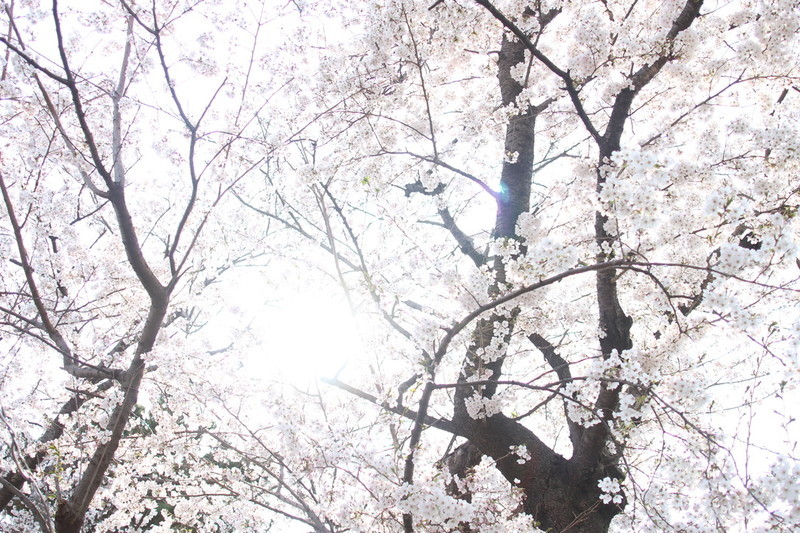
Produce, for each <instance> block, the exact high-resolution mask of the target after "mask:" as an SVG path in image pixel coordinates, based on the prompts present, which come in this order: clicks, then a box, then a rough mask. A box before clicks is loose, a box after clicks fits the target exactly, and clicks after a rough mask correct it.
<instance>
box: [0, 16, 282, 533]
mask: <svg viewBox="0 0 800 533" xmlns="http://www.w3.org/2000/svg"><path fill="white" fill-rule="evenodd" d="M219 7H220V6H219V5H213V3H211V2H209V3H207V4H206V5H203V3H198V2H181V1H177V2H153V3H152V4H146V3H140V2H126V1H121V2H112V3H107V2H102V3H89V4H86V5H82V6H75V5H69V6H64V5H60V4H59V3H58V2H57V1H53V2H52V4H51V5H49V6H45V7H40V6H39V5H38V4H37V3H35V2H14V1H12V2H8V3H5V2H4V3H3V12H4V17H5V27H6V30H5V31H4V35H3V37H0V42H2V44H3V47H4V51H5V61H4V63H3V70H2V91H3V97H2V99H3V104H2V105H3V111H2V116H3V121H2V122H3V132H2V138H3V148H2V168H1V169H0V190H2V198H3V206H4V207H3V213H4V219H3V230H2V232H3V237H2V242H3V244H2V246H3V250H4V255H3V257H4V265H3V269H2V279H3V286H2V304H0V305H1V306H2V316H3V318H2V328H3V331H4V334H3V337H4V338H3V343H4V348H5V349H6V350H7V355H4V359H3V368H4V371H3V378H2V379H3V385H2V388H3V399H2V404H1V405H0V408H2V421H3V440H2V443H3V444H2V446H3V448H2V449H3V459H2V467H1V469H2V476H3V477H2V478H0V484H1V485H2V486H0V510H3V511H4V517H3V519H2V521H0V524H3V525H2V528H3V529H4V530H6V528H12V529H13V528H21V530H32V528H37V529H39V530H41V531H57V532H78V531H82V530H92V531H100V530H103V531H118V530H121V529H123V528H125V527H131V528H142V527H145V526H148V527H161V528H163V529H164V530H172V529H177V528H179V527H190V526H191V527H197V526H196V524H198V523H199V524H203V527H204V528H212V527H214V528H217V530H220V531H221V530H235V529H238V530H241V528H242V527H243V526H242V524H246V523H247V516H248V515H247V513H243V512H242V511H241V509H242V508H243V507H245V506H246V503H245V504H241V505H238V507H239V510H236V511H235V510H234V509H232V508H229V509H228V514H229V515H225V513H222V512H220V510H219V509H218V508H216V507H215V505H214V504H213V503H211V502H212V501H216V500H218V499H220V498H221V497H226V498H225V499H224V500H222V501H224V502H230V501H232V500H233V498H232V497H231V492H230V491H231V490H233V489H229V490H227V491H226V490H219V487H218V485H219V483H216V484H215V483H214V479H213V476H211V475H209V476H208V477H206V478H203V477H200V478H199V479H198V478H195V477H193V476H192V475H191V474H192V469H193V468H194V466H195V463H196V462H197V461H200V462H201V463H202V462H206V463H209V464H211V465H216V466H217V467H218V466H219V465H220V464H222V461H223V459H219V458H216V457H213V456H210V455H208V454H202V453H200V454H198V455H199V456H198V455H195V456H192V455H189V456H188V457H187V454H188V453H189V450H190V449H191V448H192V447H194V453H197V449H203V448H208V447H209V442H213V441H211V440H210V438H208V437H206V438H207V439H208V442H205V441H203V438H202V435H201V434H200V433H199V432H198V430H197V428H198V424H200V422H198V420H199V418H198V417H196V416H194V417H192V415H196V414H197V413H204V414H205V417H206V418H204V419H203V420H206V419H211V420H213V416H212V413H211V412H208V411H210V410H209V409H207V406H206V405H205V404H204V403H201V402H199V401H196V400H192V399H191V398H192V395H194V397H195V398H197V395H198V392H197V391H198V390H199V389H202V388H203V386H204V385H206V384H208V383H210V382H211V380H206V381H205V382H203V381H202V380H199V379H198V377H197V376H203V375H206V376H208V375H211V374H210V371H209V368H214V369H217V370H222V369H224V368H225V365H226V364H229V363H226V361H228V355H227V350H226V346H219V345H214V344H212V342H213V341H209V337H208V336H205V337H204V336H202V335H197V336H193V335H192V334H193V333H196V331H197V330H199V329H201V328H202V327H203V325H204V323H205V322H206V321H207V318H206V314H207V313H209V312H214V309H215V307H214V306H215V305H218V304H219V302H218V301H215V300H214V296H213V294H212V295H205V296H204V294H206V293H208V292H213V291H204V288H206V287H209V286H210V285H212V284H213V283H215V282H216V281H217V280H218V279H219V277H220V276H222V275H223V274H224V273H225V272H226V271H227V270H229V269H230V268H232V267H233V266H236V265H238V266H241V265H248V264H258V263H259V259H258V258H259V256H260V255H261V253H260V252H258V251H257V248H258V246H259V244H258V240H257V239H255V238H254V239H253V240H251V241H250V242H249V244H248V245H247V246H242V247H237V248H235V249H234V248H231V249H227V248H225V246H224V243H222V242H217V241H216V240H215V239H214V238H207V237H206V235H209V236H216V237H217V238H219V235H220V234H221V231H222V230H221V227H222V226H224V224H225V223H224V221H221V220H219V219H215V218H213V214H214V211H215V210H224V207H223V204H224V201H225V198H226V195H227V194H228V192H229V191H230V189H231V187H232V186H233V185H235V184H236V183H237V181H239V180H242V179H244V178H245V177H246V176H248V175H249V174H250V173H251V172H252V171H253V169H254V168H256V167H257V166H258V165H259V164H260V163H261V162H262V161H264V160H265V159H266V158H267V156H268V154H269V152H270V150H271V148H270V146H269V145H267V144H265V143H264V142H261V141H259V140H258V139H256V138H254V134H258V135H259V136H260V134H261V132H262V127H261V124H260V121H261V120H264V119H265V117H267V114H266V112H265V109H267V108H268V107H269V106H270V103H271V101H272V98H273V97H274V96H275V95H276V94H278V93H279V92H280V91H281V90H282V89H283V88H286V86H287V83H288V81H287V80H289V79H290V77H291V76H290V73H288V71H287V70H284V71H268V70H266V69H264V70H258V71H256V70H255V68H254V67H255V65H256V63H258V62H260V61H262V59H263V54H268V53H270V52H271V51H273V50H272V49H274V48H275V47H276V46H277V44H276V43H275V42H272V43H270V44H269V45H264V43H263V41H264V39H265V37H264V34H263V33H261V32H262V30H263V29H264V27H266V26H268V25H269V24H270V23H272V21H273V20H274V18H275V17H276V13H274V12H269V11H268V6H267V5H266V4H261V5H259V4H247V5H241V6H236V7H237V8H241V11H238V10H236V9H229V8H226V9H225V10H224V11H220V10H219ZM231 7H232V6H231ZM222 28H224V29H225V32H229V31H233V30H235V32H234V34H235V37H230V38H228V37H225V33H224V32H223V31H222ZM223 48H224V49H227V50H228V51H229V53H230V55H231V56H235V57H237V58H240V60H237V61H236V62H228V63H225V64H221V63H220V61H219V59H220V58H219V57H218V56H217V54H218V53H219V52H220V51H221V49H223ZM212 50H213V51H214V52H213V53H210V51H212ZM259 66H263V63H262V64H260V65H259ZM278 122H279V120H278V119H277V118H276V119H275V124H277V123H278ZM265 233H266V232H265ZM224 234H225V235H226V236H227V237H228V238H229V239H235V232H234V231H226V232H225V233H224ZM186 339H190V340H186ZM56 356H57V357H58V359H57V360H56V359H54V357H56ZM146 374H147V377H146V378H145V375H146ZM223 375H224V374H223ZM143 380H145V384H144V385H143ZM193 380H194V381H193ZM223 382H224V380H223V379H221V377H220V378H218V379H216V380H214V385H215V386H216V387H217V388H218V389H224V383H223ZM195 385H196V386H195ZM203 390H204V391H205V393H206V394H209V391H210V390H211V388H210V387H209V388H206V389H203ZM142 394H144V398H143V397H142V396H141V395H142ZM176 402H177V403H178V405H179V407H178V408H175V407H174V406H173V404H174V403H176ZM187 402H188V403H187ZM181 435H185V436H181ZM176 441H177V444H176ZM272 462H274V461H272ZM234 471H235V468H233V467H231V469H230V472H234ZM228 485H229V484H228ZM170 487H172V488H173V489H172V490H173V491H174V492H177V493H180V494H182V495H183V501H180V502H177V503H176V500H175V499H171V498H170V490H171V489H170ZM176 487H177V488H176ZM131 491H135V492H133V493H132V492H131ZM134 494H135V499H134V496H133V495H134ZM186 500H191V501H204V502H207V504H208V508H207V509H206V510H200V511H197V510H195V509H194V508H192V507H190V506H188V505H187V504H186ZM237 513H238V515H237ZM231 516H233V517H234V518H231ZM84 525H85V528H84ZM258 527H264V528H266V527H267V526H266V523H265V524H261V525H259V526H258ZM256 529H257V528H255V529H254V530H256Z"/></svg>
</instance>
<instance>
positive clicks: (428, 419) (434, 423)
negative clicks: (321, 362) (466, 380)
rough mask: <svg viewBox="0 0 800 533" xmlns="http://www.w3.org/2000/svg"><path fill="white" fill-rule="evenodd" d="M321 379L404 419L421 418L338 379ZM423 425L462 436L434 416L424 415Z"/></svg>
mask: <svg viewBox="0 0 800 533" xmlns="http://www.w3.org/2000/svg"><path fill="white" fill-rule="evenodd" d="M319 379H320V381H322V382H323V383H325V384H327V385H332V386H334V387H336V388H339V389H342V390H343V391H345V392H348V393H350V394H352V395H353V396H357V397H359V398H361V399H362V400H366V401H368V402H370V403H372V404H375V405H377V406H378V407H380V408H381V409H383V410H384V411H388V412H390V413H393V414H396V415H400V416H402V417H405V418H408V419H409V420H417V418H418V417H419V416H420V415H419V413H418V412H417V411H414V410H412V409H408V408H405V407H403V408H399V407H393V406H391V405H389V404H388V403H386V402H382V401H380V400H378V398H376V397H375V396H373V395H372V394H369V393H367V392H364V391H362V390H359V389H356V388H355V387H351V386H350V385H348V384H346V383H344V382H342V381H339V380H338V379H336V378H319ZM423 424H424V425H425V426H429V427H434V428H436V429H441V430H442V431H446V432H448V433H452V434H454V435H460V433H458V431H457V430H456V428H455V426H454V425H453V423H452V422H451V421H450V420H447V419H446V418H433V417H432V416H428V415H423Z"/></svg>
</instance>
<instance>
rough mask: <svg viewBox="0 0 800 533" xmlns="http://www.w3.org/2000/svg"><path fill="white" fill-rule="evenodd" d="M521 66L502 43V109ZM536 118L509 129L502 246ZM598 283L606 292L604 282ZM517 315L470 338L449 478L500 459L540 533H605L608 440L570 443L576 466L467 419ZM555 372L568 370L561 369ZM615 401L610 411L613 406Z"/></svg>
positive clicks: (522, 207) (525, 432)
mask: <svg viewBox="0 0 800 533" xmlns="http://www.w3.org/2000/svg"><path fill="white" fill-rule="evenodd" d="M524 61H525V47H524V46H523V45H522V44H521V43H519V42H517V41H515V40H510V39H509V38H508V37H504V39H503V43H502V47H501V51H500V55H499V59H498V79H499V82H500V89H501V93H502V100H503V104H504V105H510V104H512V103H514V102H515V100H516V98H517V96H518V95H519V94H520V92H521V91H522V85H521V84H520V82H519V81H518V80H516V79H514V78H513V77H512V76H511V71H512V69H513V68H514V67H516V66H519V65H520V64H522V63H524ZM538 112H540V109H537V108H534V107H532V106H529V107H527V109H523V110H521V112H520V113H519V114H518V115H516V116H515V117H513V118H512V119H511V120H510V121H509V124H508V126H507V127H506V137H505V150H506V161H505V162H504V164H503V172H502V177H501V181H500V194H499V197H498V200H497V218H496V225H495V229H494V237H495V238H498V239H513V240H517V239H518V237H517V235H516V224H517V220H518V219H519V216H520V214H522V213H524V212H526V211H528V210H529V209H530V196H531V183H532V179H533V157H534V137H535V129H534V126H535V120H536V115H537V113H538ZM521 253H525V249H524V245H523V246H521ZM493 269H494V273H495V287H494V292H495V293H497V292H499V291H501V290H502V285H503V284H504V283H505V269H504V265H503V262H502V260H501V259H496V260H495V261H494V264H493ZM598 283H599V284H602V282H600V281H598ZM604 295H605V296H606V297H609V298H610V299H611V300H612V301H613V302H615V301H616V299H615V296H616V291H615V288H614V289H613V290H612V293H611V294H609V293H608V292H604ZM612 307H613V306H612ZM516 315H517V312H516V311H512V312H510V313H508V314H494V315H491V316H490V317H488V318H484V319H481V320H479V321H478V323H477V324H476V327H475V330H474V331H473V335H472V342H471V343H470V347H469V349H468V351H467V356H466V360H465V363H464V367H463V370H462V374H461V376H460V378H459V382H460V383H461V384H462V386H461V387H459V388H457V389H456V392H455V402H454V404H455V405H454V416H453V424H454V425H455V426H456V428H457V430H458V433H459V434H461V435H465V436H467V438H468V443H467V444H465V445H462V447H460V448H462V449H461V452H462V455H465V457H467V458H468V459H469V461H467V462H466V463H465V464H464V465H463V466H464V467H465V468H464V469H462V471H461V472H454V471H453V469H452V468H451V473H452V474H453V475H459V476H463V475H465V474H466V472H465V470H466V468H467V467H469V466H474V464H477V461H479V457H480V454H483V455H488V456H490V457H492V458H493V459H495V461H496V462H497V463H496V464H497V468H498V470H499V471H500V472H501V473H502V475H503V476H504V477H505V478H506V479H507V480H508V481H509V482H510V483H511V484H512V485H514V486H516V487H519V488H521V489H522V490H523V491H524V494H525V501H524V505H523V509H522V510H523V511H524V512H525V513H527V514H529V515H531V516H532V517H533V518H534V520H535V521H536V522H537V524H538V525H539V527H540V528H541V529H543V530H546V531H569V532H570V533H604V532H605V531H607V530H608V527H609V525H610V523H611V519H612V518H613V517H614V516H615V515H616V514H618V513H619V511H620V508H619V507H618V506H613V505H605V504H603V503H602V502H601V500H600V495H601V491H600V489H599V488H598V485H597V483H598V480H600V479H602V478H604V477H606V476H609V477H621V476H620V472H619V470H618V469H617V468H616V466H615V465H614V464H613V463H612V464H603V460H602V459H601V457H602V453H601V452H602V444H604V442H605V438H606V437H607V435H606V433H605V432H600V433H598V434H596V435H592V437H593V438H592V439H587V438H584V439H582V440H578V435H576V439H575V440H574V441H573V442H574V443H575V444H577V443H581V444H582V445H583V444H586V445H587V446H586V449H585V450H581V451H580V452H579V451H578V450H575V452H576V453H575V454H574V457H573V459H569V460H568V459H566V458H564V457H563V456H561V455H559V454H557V453H555V452H554V451H553V450H552V449H550V448H549V447H548V446H547V445H546V444H544V443H543V442H542V441H541V440H539V438H538V437H536V435H535V434H534V433H533V432H532V431H530V430H529V429H528V428H526V427H525V426H524V425H523V424H521V423H520V422H518V421H515V420H512V419H511V418H508V417H506V416H504V415H502V414H497V415H494V416H491V417H488V418H483V419H477V420H476V419H474V418H472V417H471V416H470V414H469V413H468V411H467V408H466V405H467V400H468V399H469V398H470V397H472V396H473V395H474V394H476V393H477V394H480V395H481V396H482V397H484V398H491V397H492V396H493V395H494V394H495V391H496V388H497V387H496V386H495V385H492V384H489V385H482V386H480V387H477V386H476V387H471V386H469V385H467V383H468V382H469V381H474V380H476V379H477V380H483V379H485V376H486V375H487V373H488V375H489V376H490V378H489V379H490V380H497V379H499V378H500V376H501V374H502V367H503V362H504V359H505V354H504V353H503V354H501V355H500V356H499V357H497V354H494V355H493V356H492V357H490V358H488V359H487V358H486V357H485V356H482V355H480V354H484V353H485V351H486V350H487V349H489V348H490V344H491V343H492V340H493V339H494V338H495V337H496V336H497V335H498V334H500V335H502V336H503V341H504V344H505V343H507V342H509V341H510V338H511V334H512V333H513V331H514V319H515V317H516ZM616 316H619V315H613V316H612V317H610V320H611V321H612V322H613V320H614V317H616ZM622 316H624V314H623V315H622ZM500 331H502V333H500ZM626 333H627V332H626V331H621V332H620V336H621V337H626ZM616 344H618V343H615V345H616ZM557 359H558V360H560V361H563V360H561V359H560V358H557ZM554 360H555V359H554ZM556 371H557V372H558V371H561V372H565V371H567V370H566V369H563V368H562V369H556ZM482 376H484V377H482ZM611 401H612V403H613V398H611ZM583 437H585V435H584V436H583ZM598 443H599V444H601V446H600V448H598V447H597V446H596V445H597V444H598ZM520 445H524V446H526V447H527V450H528V453H529V454H530V456H531V458H530V460H528V461H526V462H525V463H524V464H520V463H519V462H518V459H519V458H518V457H517V456H516V455H513V454H511V453H510V449H511V447H512V446H520ZM476 452H477V453H476ZM584 452H585V453H584ZM575 456H577V457H580V461H577V460H574V459H575ZM476 457H477V458H476ZM451 488H452V487H451ZM454 493H455V494H456V495H458V496H461V497H464V496H465V495H464V494H458V493H457V492H454Z"/></svg>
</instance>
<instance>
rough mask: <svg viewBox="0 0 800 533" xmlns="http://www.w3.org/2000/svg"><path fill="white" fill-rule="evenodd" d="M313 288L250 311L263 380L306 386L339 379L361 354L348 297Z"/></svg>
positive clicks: (253, 355) (256, 362)
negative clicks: (327, 378) (318, 380)
mask: <svg viewBox="0 0 800 533" xmlns="http://www.w3.org/2000/svg"><path fill="white" fill-rule="evenodd" d="M314 289H315V288H313V287H307V288H304V289H297V290H293V291H291V292H289V291H287V292H286V293H285V294H281V295H278V296H277V299H271V300H269V301H266V302H263V303H262V304H260V305H254V306H253V307H252V308H250V309H248V315H249V316H251V317H252V319H251V321H250V324H249V333H250V335H251V336H252V337H253V339H254V340H255V341H256V342H255V345H256V346H257V347H258V348H257V349H254V350H252V352H251V356H250V359H251V360H250V363H251V364H252V368H253V370H254V371H255V372H258V373H259V374H260V377H263V378H264V379H266V380H280V381H286V382H290V383H292V384H295V385H298V386H300V385H304V384H307V383H308V382H309V381H312V380H316V379H317V378H320V377H332V376H334V375H336V374H337V373H338V372H340V371H341V370H343V369H344V368H345V367H346V366H347V364H348V361H349V360H350V359H351V358H352V357H354V356H355V355H356V354H357V352H358V351H359V350H360V343H359V337H358V332H357V328H356V322H355V320H354V317H353V315H352V313H351V311H350V308H349V307H348V305H347V302H346V300H345V298H344V296H343V295H341V294H338V295H337V294H330V293H329V292H328V291H319V290H314Z"/></svg>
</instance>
